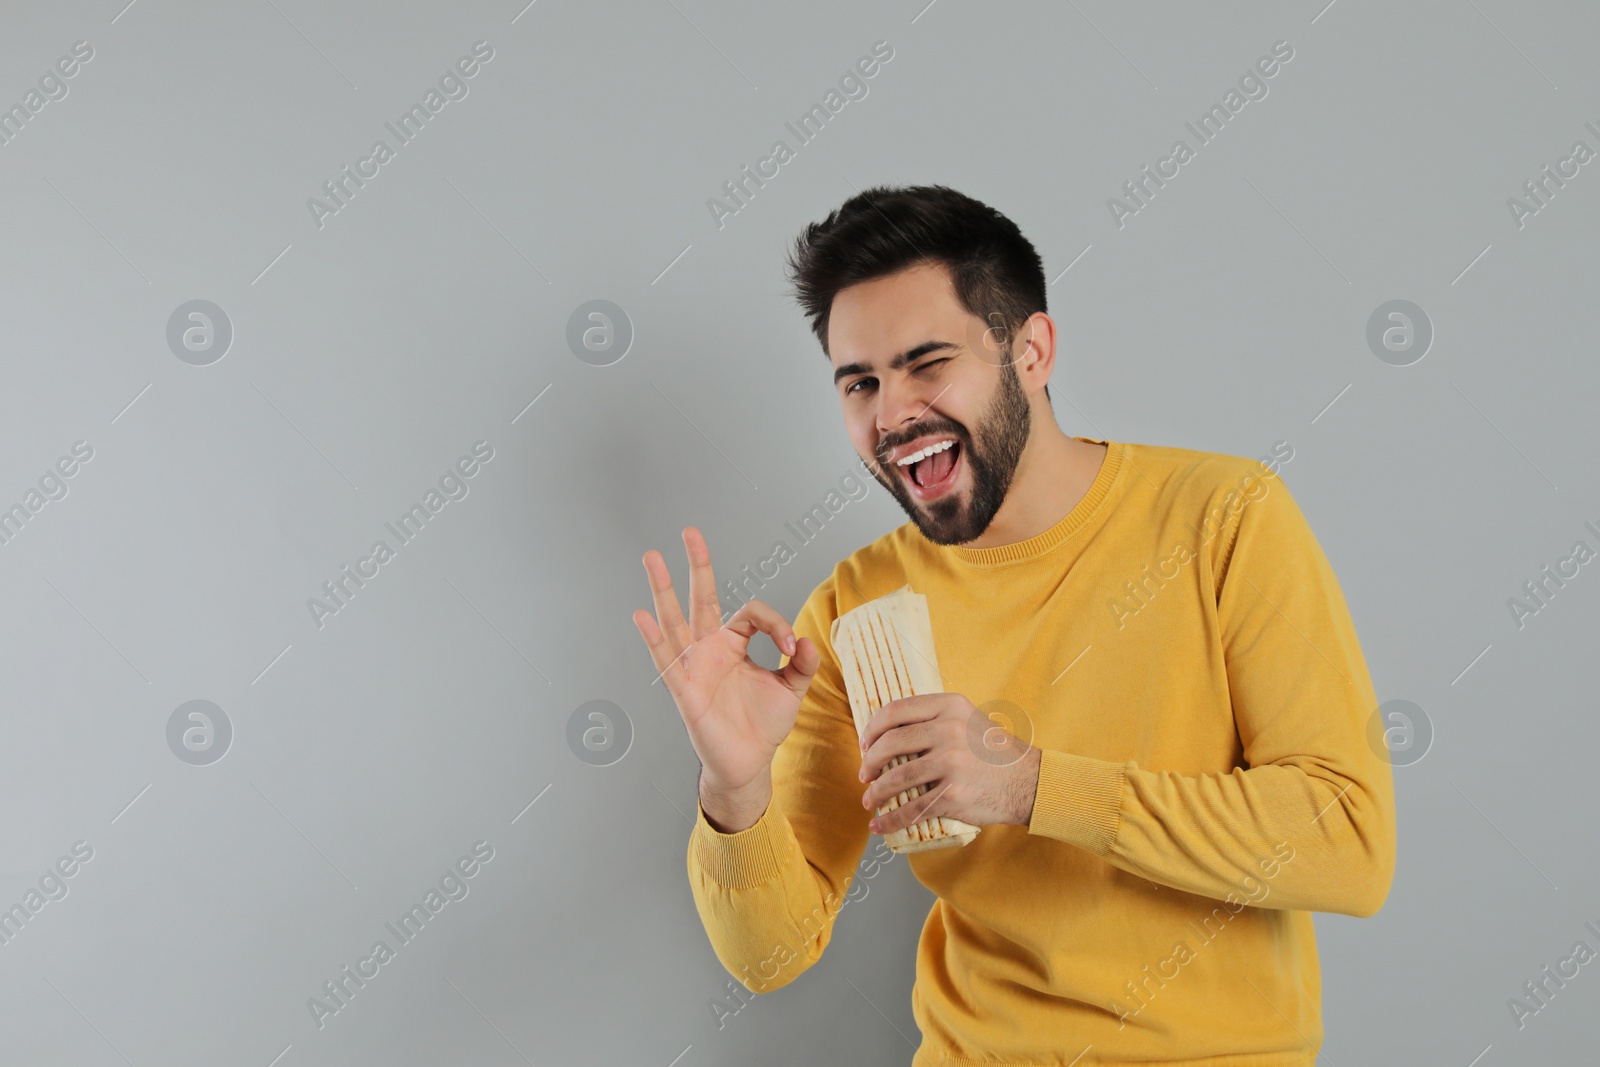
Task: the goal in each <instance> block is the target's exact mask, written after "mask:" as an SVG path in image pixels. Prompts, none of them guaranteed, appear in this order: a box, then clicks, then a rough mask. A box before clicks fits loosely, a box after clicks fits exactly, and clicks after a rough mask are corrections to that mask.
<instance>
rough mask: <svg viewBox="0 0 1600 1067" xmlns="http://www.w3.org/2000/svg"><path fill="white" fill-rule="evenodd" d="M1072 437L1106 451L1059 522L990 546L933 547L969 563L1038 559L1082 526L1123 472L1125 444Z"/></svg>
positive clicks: (981, 564)
mask: <svg viewBox="0 0 1600 1067" xmlns="http://www.w3.org/2000/svg"><path fill="white" fill-rule="evenodd" d="M1073 437H1074V439H1075V440H1078V441H1085V442H1088V443H1090V444H1096V445H1105V446H1106V454H1105V457H1104V458H1103V459H1102V460H1101V461H1100V472H1099V473H1098V474H1097V475H1095V479H1094V481H1093V482H1092V483H1091V484H1090V485H1089V491H1088V492H1087V493H1084V494H1083V499H1081V500H1079V501H1078V502H1077V504H1075V505H1074V506H1073V508H1072V510H1071V511H1069V512H1067V514H1066V516H1065V517H1064V518H1063V519H1062V520H1061V521H1060V522H1058V523H1056V524H1055V525H1054V526H1052V527H1050V528H1049V529H1048V530H1044V531H1041V532H1040V533H1037V534H1035V535H1034V536H1032V537H1029V538H1027V539H1026V540H1023V541H1014V542H1012V543H1011V544H1009V545H994V546H992V547H990V548H967V547H965V546H964V545H940V546H936V547H938V548H939V549H940V550H942V551H944V552H946V553H948V554H949V555H950V558H952V559H954V560H958V561H960V562H961V563H964V564H967V565H969V566H973V567H995V566H1002V565H1005V564H1010V563H1024V562H1027V561H1028V560H1032V559H1037V558H1038V557H1039V556H1042V555H1044V554H1045V553H1046V552H1048V551H1050V550H1051V549H1053V548H1055V547H1056V546H1057V545H1059V544H1061V543H1062V542H1063V541H1065V540H1067V538H1069V537H1071V536H1072V535H1073V534H1075V533H1077V532H1078V531H1079V530H1081V529H1083V527H1084V526H1086V525H1087V524H1088V523H1089V522H1090V521H1091V520H1093V519H1094V518H1095V517H1096V515H1097V514H1098V513H1099V510H1100V505H1101V504H1103V503H1104V502H1105V500H1106V498H1107V497H1108V496H1110V495H1111V490H1112V489H1113V488H1115V486H1116V484H1117V480H1118V478H1119V477H1120V476H1121V474H1122V467H1123V458H1124V445H1123V443H1122V442H1120V441H1102V440H1100V439H1099V438H1094V437H1078V436H1077V435H1073Z"/></svg>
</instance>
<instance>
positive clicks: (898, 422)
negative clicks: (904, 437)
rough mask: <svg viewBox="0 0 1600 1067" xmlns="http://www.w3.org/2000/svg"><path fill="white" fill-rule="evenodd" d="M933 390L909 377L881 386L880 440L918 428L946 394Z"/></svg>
mask: <svg viewBox="0 0 1600 1067" xmlns="http://www.w3.org/2000/svg"><path fill="white" fill-rule="evenodd" d="M949 388H950V386H949V385H945V386H943V387H942V388H941V389H934V388H933V387H932V386H931V385H929V384H924V383H922V382H918V381H916V380H915V379H913V378H910V377H901V378H897V379H896V380H894V381H892V382H880V383H879V387H878V434H879V436H880V437H883V436H887V435H889V434H901V433H904V432H905V431H906V430H908V429H910V428H911V427H912V426H913V425H915V424H916V422H917V420H919V419H921V418H922V416H923V415H925V414H927V412H928V410H929V409H930V408H932V407H933V405H934V403H935V402H936V401H937V400H938V399H939V397H940V396H943V395H944V390H946V389H949Z"/></svg>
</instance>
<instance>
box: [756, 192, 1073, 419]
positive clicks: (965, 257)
mask: <svg viewBox="0 0 1600 1067" xmlns="http://www.w3.org/2000/svg"><path fill="white" fill-rule="evenodd" d="M930 261H932V262H937V263H941V264H943V265H944V266H945V267H946V269H948V270H949V272H950V276H951V281H952V283H953V285H954V288H955V292H956V299H958V300H959V301H961V306H962V307H964V308H965V309H966V310H967V311H969V312H971V313H972V314H974V315H976V316H978V317H979V318H980V319H983V320H984V321H985V322H988V323H991V324H994V325H999V324H1000V323H1003V324H1004V326H1005V328H1006V336H1007V337H1008V338H1010V337H1015V336H1016V332H1017V331H1018V330H1019V329H1020V328H1021V326H1022V324H1023V323H1024V322H1025V321H1027V319H1028V316H1030V315H1032V314H1033V313H1034V312H1036V311H1047V310H1048V309H1047V307H1046V302H1045V280H1044V263H1043V261H1042V260H1041V259H1040V258H1039V253H1038V252H1037V251H1035V250H1034V247H1033V245H1032V244H1031V243H1030V242H1029V241H1028V239H1027V238H1026V237H1024V236H1022V231H1021V230H1019V229H1018V228H1017V224H1016V223H1014V222H1012V221H1011V220H1010V219H1008V218H1006V217H1005V216H1004V215H1002V214H1001V213H1000V212H998V211H996V210H995V209H994V208H992V207H990V206H989V205H987V204H985V203H982V202H981V201H978V200H974V199H973V198H972V197H970V196H966V195H965V194H962V193H958V192H956V191H955V190H954V189H950V188H947V187H945V186H943V185H909V186H887V185H879V186H874V187H873V188H871V189H868V190H866V191H865V192H861V193H858V194H856V195H855V196H853V197H851V198H850V199H848V200H846V201H845V202H844V203H843V204H841V205H839V207H838V208H836V209H835V210H833V211H831V212H829V213H828V217H827V218H825V219H823V220H822V221H821V222H813V223H811V224H810V225H809V226H807V227H806V228H805V229H804V230H803V231H801V233H800V236H799V237H797V238H795V242H794V250H793V251H792V252H791V253H790V254H789V257H788V261H787V265H788V274H789V278H790V280H791V282H792V283H793V284H794V293H795V299H796V300H797V301H799V303H800V306H801V307H802V308H803V309H804V310H805V313H806V315H807V316H808V317H809V318H810V319H811V332H812V333H814V334H816V335H817V340H818V341H819V342H820V343H821V344H822V351H823V354H824V355H826V354H827V352H828V314H829V312H830V311H831V310H832V308H833V298H834V297H835V296H837V295H838V293H839V291H840V290H841V289H845V288H847V287H848V286H851V285H855V284H857V283H860V282H865V281H871V280H872V279H874V278H881V277H884V276H886V275H889V274H896V273H898V272H900V271H902V270H905V269H906V268H908V267H913V266H916V265H917V264H918V263H924V262H930ZM996 315H998V317H999V320H1000V322H999V323H996V322H995V316H996ZM1012 373H1015V369H1013V371H1012ZM1044 395H1045V397H1046V399H1048V398H1049V396H1050V387H1049V386H1046V387H1045V391H1044Z"/></svg>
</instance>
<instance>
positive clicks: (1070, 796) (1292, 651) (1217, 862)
mask: <svg viewBox="0 0 1600 1067" xmlns="http://www.w3.org/2000/svg"><path fill="white" fill-rule="evenodd" d="M1256 470H1257V472H1258V473H1259V470H1260V468H1256ZM1256 484H1257V485H1264V486H1267V487H1268V490H1269V491H1267V492H1266V493H1265V494H1264V495H1262V496H1260V497H1258V498H1250V497H1249V495H1248V493H1247V495H1246V498H1245V499H1244V502H1243V504H1242V505H1235V506H1236V507H1237V508H1238V521H1237V523H1236V524H1234V525H1235V531H1234V536H1233V537H1232V538H1218V539H1217V540H1218V542H1221V545H1220V546H1219V548H1218V549H1217V552H1216V556H1217V558H1215V559H1214V560H1213V568H1214V570H1213V573H1214V574H1215V575H1216V579H1215V581H1216V591H1217V592H1216V597H1217V599H1216V609H1217V624H1218V630H1219V636H1220V640H1221V643H1222V647H1223V655H1224V659H1225V662H1226V668H1227V679H1228V688H1229V690H1230V693H1231V699H1232V704H1233V717H1234V722H1235V725H1236V726H1237V729H1238V733H1239V739H1240V742H1241V744H1242V746H1243V752H1244V762H1245V764H1246V766H1245V767H1242V768H1241V767H1236V768H1234V769H1233V770H1232V771H1230V772H1229V773H1226V774H1199V775H1186V774H1177V773H1173V772H1171V771H1161V770H1151V769H1146V768H1141V767H1140V766H1139V765H1138V764H1137V763H1136V762H1134V761H1131V760H1130V761H1126V762H1115V761H1108V760H1102V759H1095V758H1091V757H1087V756H1081V755H1077V754H1074V753H1069V752H1061V751H1056V750H1052V749H1045V750H1043V752H1042V754H1041V760H1040V767H1039V785H1038V792H1037V794H1036V798H1035V801H1034V809H1033V814H1032V817H1031V820H1030V822H1029V825H1028V830H1029V832H1030V833H1034V834H1042V835H1044V836H1047V837H1051V838H1054V839H1056V840H1060V841H1066V842H1069V843H1071V844H1074V845H1077V846H1079V847H1081V848H1084V849H1086V850H1088V851H1089V852H1091V853H1093V854H1095V855H1097V856H1100V857H1101V858H1102V859H1104V860H1105V861H1106V862H1108V863H1111V864H1113V865H1115V866H1117V867H1120V868H1122V869H1123V870H1127V871H1131V872H1133V873H1135V874H1139V875H1142V876H1144V877H1145V878H1148V879H1150V880H1151V881H1154V882H1159V883H1162V884H1165V885H1168V886H1172V887H1174V888H1177V889H1181V890H1185V891H1187V892H1190V893H1196V894H1200V895H1202V896H1206V897H1210V898H1213V899H1218V900H1227V899H1228V898H1229V897H1230V895H1231V896H1233V897H1234V898H1235V900H1236V901H1242V902H1243V903H1247V904H1252V905H1255V906H1258V907H1263V908H1280V909H1291V908H1292V909H1302V910H1307V911H1326V912H1339V913H1342V914H1346V915H1355V916H1363V917H1364V916H1370V915H1373V914H1375V913H1376V912H1377V911H1378V909H1379V908H1380V907H1382V905H1383V901H1384V899H1385V897H1387V896H1388V892H1389V886H1390V883H1391V882H1392V881H1393V878H1394V868H1395V808H1394V784H1393V774H1392V771H1391V768H1390V764H1389V760H1388V758H1387V756H1386V755H1385V754H1380V750H1381V745H1382V742H1381V740H1379V741H1377V742H1376V744H1377V745H1378V746H1379V747H1376V748H1375V747H1374V744H1373V742H1372V741H1371V740H1369V733H1368V723H1369V719H1370V718H1371V716H1372V715H1373V713H1374V711H1375V710H1376V708H1377V706H1378V703H1377V697H1376V695H1375V693H1374V691H1373V687H1372V681H1371V678H1370V677H1369V675H1368V672H1367V666H1366V662H1365V660H1364V658H1363V656H1362V654H1361V648H1360V645H1359V643H1358V642H1357V639H1356V632H1355V625H1354V623H1353V622H1352V620H1351V617H1350V611H1349V608H1348V607H1347V605H1346V603H1345V600H1344V597H1343V594H1342V593H1341V592H1340V589H1339V585H1338V582H1337V580H1336V579H1335V577H1334V573H1333V569H1332V567H1331V566H1330V564H1329V563H1328V560H1327V557H1326V556H1325V554H1324V553H1323V551H1322V547H1321V546H1320V544H1318V542H1317V540H1316V537H1315V536H1314V535H1313V534H1312V531H1311V528H1310V526H1309V524H1308V523H1307V522H1306V520H1305V517H1304V516H1303V515H1302V514H1301V512H1300V509H1299V506H1298V505H1297V504H1296V503H1295V501H1294V499H1293V497H1292V496H1291V495H1290V494H1289V491H1288V489H1287V488H1286V487H1285V486H1284V484H1283V482H1282V481H1281V479H1278V478H1275V477H1271V476H1269V477H1267V478H1265V479H1261V480H1260V481H1258V482H1257V483H1256ZM1372 736H1373V737H1378V736H1381V735H1372ZM1263 885H1265V886H1266V889H1265V891H1264V892H1263V890H1262V888H1261V887H1262V886H1263ZM1256 893H1262V894H1263V895H1261V896H1260V897H1259V899H1256V898H1255V894H1256Z"/></svg>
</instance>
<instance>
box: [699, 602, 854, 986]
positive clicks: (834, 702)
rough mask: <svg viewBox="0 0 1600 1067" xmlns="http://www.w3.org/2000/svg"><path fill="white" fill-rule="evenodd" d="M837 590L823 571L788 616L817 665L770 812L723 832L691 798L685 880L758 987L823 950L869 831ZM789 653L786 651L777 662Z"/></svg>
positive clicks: (709, 929) (712, 929) (781, 753)
mask: <svg viewBox="0 0 1600 1067" xmlns="http://www.w3.org/2000/svg"><path fill="white" fill-rule="evenodd" d="M833 589H834V583H833V579H832V578H829V579H828V580H826V581H824V582H823V583H822V584H821V585H819V586H818V587H817V588H816V589H815V590H814V591H813V592H812V594H811V596H810V597H809V598H808V599H807V600H806V603H805V605H804V606H803V607H802V608H801V609H800V613H799V614H798V615H797V616H796V617H795V621H794V631H795V636H796V637H809V638H810V639H811V640H812V642H813V643H814V644H815V645H816V646H817V651H818V653H819V654H820V658H821V664H820V665H819V667H818V668H817V673H816V674H815V675H814V676H813V677H812V679H811V685H810V687H809V688H808V689H807V690H806V694H805V696H804V697H803V698H802V699H801V701H800V709H799V712H798V714H797V716H796V719H795V725H794V729H793V730H791V731H790V733H789V736H788V737H786V738H785V739H784V740H783V742H782V743H781V744H780V745H779V746H778V749H777V752H776V754H775V755H774V756H773V761H772V801H771V803H769V804H768V805H767V810H766V811H765V812H764V813H763V814H762V816H761V818H760V819H758V820H757V821H756V822H755V824H754V825H752V826H750V827H748V828H746V829H744V830H742V831H740V832H738V833H734V834H724V833H720V832H718V831H717V830H716V829H715V828H714V827H712V825H711V824H710V823H709V822H707V821H706V815H705V811H704V810H703V809H699V805H698V803H697V804H696V808H697V811H698V814H697V815H696V817H695V825H694V830H693V831H692V833H691V834H690V837H689V854H688V857H687V858H688V871H689V885H690V888H691V890H692V893H693V896H694V902H695V908H696V910H698V911H699V913H700V921H701V924H702V925H704V927H705V930H706V935H707V936H708V937H709V938H710V940H711V947H712V950H713V951H714V952H715V953H716V954H717V959H718V960H720V961H721V962H722V965H723V966H724V967H726V968H727V969H728V972H729V973H730V974H732V975H733V976H734V977H735V978H736V979H738V980H739V981H740V982H741V983H742V984H743V985H744V986H745V988H747V989H750V990H751V991H753V992H757V993H765V992H770V991H771V990H774V989H777V988H780V987H782V986H785V985H787V984H789V983H790V982H791V981H793V980H794V979H795V978H797V977H799V975H800V974H801V973H802V972H804V971H805V970H806V969H808V968H809V967H810V966H811V965H812V964H813V963H815V962H816V961H817V960H818V959H819V958H820V957H821V955H822V951H823V949H825V948H826V947H827V945H828V940H829V938H830V937H831V936H832V932H833V923H834V919H835V917H836V916H837V915H838V913H839V909H840V908H842V907H843V906H844V903H845V893H846V891H847V890H848V888H849V884H850V881H851V872H852V871H853V869H854V868H855V866H856V864H857V863H858V862H859V861H860V859H861V855H862V853H863V851H864V850H865V849H866V845H867V838H868V836H869V831H868V829H867V823H868V821H869V820H870V819H871V814H870V813H869V812H868V811H867V810H866V809H865V808H863V807H862V806H861V797H862V795H863V794H864V793H865V792H866V789H867V787H866V784H865V783H863V782H861V781H860V780H859V778H857V774H858V772H859V771H860V770H861V748H860V744H859V741H858V739H857V737H856V728H855V720H854V719H853V718H852V717H851V714H850V703H849V700H848V699H847V698H846V697H845V696H844V681H843V678H842V676H841V675H840V673H839V666H838V661H837V660H836V659H834V657H833V653H832V649H831V647H830V646H829V644H828V636H827V635H828V631H829V628H830V626H831V624H832V620H833V617H834V616H833V612H834V608H835V607H836V603H835V600H834V594H833ZM788 662H789V657H788V656H782V657H781V658H780V667H781V666H783V665H787V663H788Z"/></svg>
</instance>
